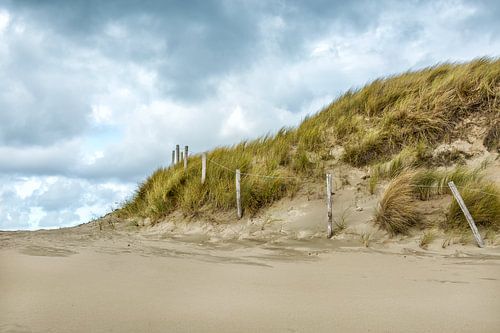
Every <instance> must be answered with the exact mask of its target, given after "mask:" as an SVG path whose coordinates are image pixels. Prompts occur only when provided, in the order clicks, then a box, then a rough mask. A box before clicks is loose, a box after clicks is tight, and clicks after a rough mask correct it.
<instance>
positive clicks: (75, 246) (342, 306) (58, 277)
mask: <svg viewBox="0 0 500 333" xmlns="http://www.w3.org/2000/svg"><path fill="white" fill-rule="evenodd" d="M96 230H97V229H96V226H95V225H94V226H90V225H87V226H82V227H80V228H71V229H62V230H55V231H39V232H31V233H30V232H17V233H13V232H0V244H1V245H0V295H1V297H0V332H256V331H264V332H498V331H499V329H500V316H499V315H498V314H499V313H500V298H499V297H498V295H500V253H499V251H498V248H496V247H489V248H486V249H477V248H475V247H473V246H466V247H463V246H462V247H455V248H453V249H447V252H443V251H442V252H439V253H438V252H433V251H418V250H415V249H414V248H409V247H407V246H409V244H406V245H405V244H399V246H396V245H393V244H389V245H385V246H379V247H376V246H374V247H371V248H365V247H362V246H360V244H359V243H356V242H348V241H345V240H335V239H334V240H326V239H324V238H319V237H312V238H310V239H307V240H300V239H288V240H281V241H279V240H273V241H264V240H261V241H257V240H255V239H253V240H252V239H247V240H238V239H233V240H224V241H210V240H207V239H206V238H200V237H198V236H196V234H191V235H188V234H186V235H184V237H180V236H179V235H173V234H171V236H172V237H167V236H165V235H161V234H158V233H157V234H155V235H153V234H152V233H147V232H139V233H132V232H126V231H116V230H105V231H96ZM174 236H175V237H174Z"/></svg>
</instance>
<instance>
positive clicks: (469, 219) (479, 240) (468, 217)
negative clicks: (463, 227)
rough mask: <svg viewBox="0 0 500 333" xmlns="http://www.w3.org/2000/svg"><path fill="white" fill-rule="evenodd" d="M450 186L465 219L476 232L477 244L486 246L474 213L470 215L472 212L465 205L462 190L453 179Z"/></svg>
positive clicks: (474, 232)
mask: <svg viewBox="0 0 500 333" xmlns="http://www.w3.org/2000/svg"><path fill="white" fill-rule="evenodd" d="M448 187H449V188H450V190H451V193H452V194H453V196H454V197H455V199H456V200H457V202H458V205H459V206H460V209H462V212H463V213H464V215H465V219H466V220H467V222H468V223H469V227H470V228H471V230H472V233H473V234H474V238H475V239H476V242H477V245H478V246H479V247H484V243H483V239H482V238H481V235H480V234H479V231H478V230H477V227H476V223H475V222H474V219H473V218H472V215H470V212H469V210H468V209H467V206H466V205H465V202H464V200H463V199H462V196H461V195H460V192H458V189H457V187H456V186H455V183H454V182H453V181H451V182H449V183H448Z"/></svg>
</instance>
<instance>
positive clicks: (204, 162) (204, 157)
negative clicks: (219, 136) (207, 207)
mask: <svg viewBox="0 0 500 333" xmlns="http://www.w3.org/2000/svg"><path fill="white" fill-rule="evenodd" d="M206 177H207V153H203V154H202V155H201V183H202V184H205V178H206Z"/></svg>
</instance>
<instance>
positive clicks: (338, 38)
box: [0, 0, 500, 230]
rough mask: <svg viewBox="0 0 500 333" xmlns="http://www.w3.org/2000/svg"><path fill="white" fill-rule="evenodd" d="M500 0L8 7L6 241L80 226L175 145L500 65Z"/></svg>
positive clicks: (18, 0)
mask: <svg viewBox="0 0 500 333" xmlns="http://www.w3.org/2000/svg"><path fill="white" fill-rule="evenodd" d="M499 17H500V2H498V1H458V0H453V1H451V0H450V1H415V0H413V1H411V0H410V1H383V0H381V1H323V0H318V1H313V0H311V1H258V0H255V1H250V0H249V1H238V0H231V1H229V0H220V1H209V0H201V1H180V0H179V1H163V0H158V1H128V0H123V1H113V0H107V1H100V0H99V1H93V0H88V1H78V0H73V1H65V0H54V1H50V0H46V1H27V0H15V1H14V0H12V1H11V0H0V230H16V229H29V230H34V229H40V228H58V227H66V226H73V225H77V224H79V223H84V222H87V221H89V220H91V219H94V218H97V217H99V216H101V215H103V214H105V213H107V212H109V211H111V210H113V209H115V208H117V207H119V205H120V204H121V203H122V202H124V200H127V199H128V198H130V197H131V195H133V193H134V190H135V189H136V187H137V184H138V183H140V182H141V181H143V180H144V179H145V178H146V177H147V176H148V175H149V174H151V172H152V171H154V170H155V169H157V168H158V167H162V166H168V165H169V164H170V161H171V151H172V149H173V148H174V147H175V144H180V145H181V146H184V145H189V147H190V150H191V151H194V152H201V151H205V150H209V149H211V148H214V147H216V146H221V145H227V144H232V143H236V142H238V141H240V140H242V139H247V138H255V137H257V136H260V135H262V134H266V133H268V132H273V131H275V130H277V129H279V128H281V127H283V126H295V125H297V124H299V123H300V121H301V120H302V119H303V118H304V117H305V116H306V115H309V114H312V113H314V112H316V111H318V110H320V109H321V108H322V107H323V106H325V105H327V104H329V103H330V102H331V101H332V100H334V99H335V98H336V97H338V96H339V95H340V94H342V93H343V92H345V91H346V90H348V89H350V88H359V87H361V86H363V85H364V84H366V83H369V82H370V81H371V80H374V79H376V78H378V77H382V76H388V75H393V74H397V73H399V72H402V71H407V70H415V69H419V68H423V67H427V66H431V65H434V64H436V63H440V62H446V61H453V62H456V61H458V62H460V61H468V60H471V59H474V58H477V57H482V56H490V57H497V56H499V55H500V20H499V19H498V18H499Z"/></svg>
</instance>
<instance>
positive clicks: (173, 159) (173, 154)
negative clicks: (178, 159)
mask: <svg viewBox="0 0 500 333" xmlns="http://www.w3.org/2000/svg"><path fill="white" fill-rule="evenodd" d="M172 165H175V150H172Z"/></svg>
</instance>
